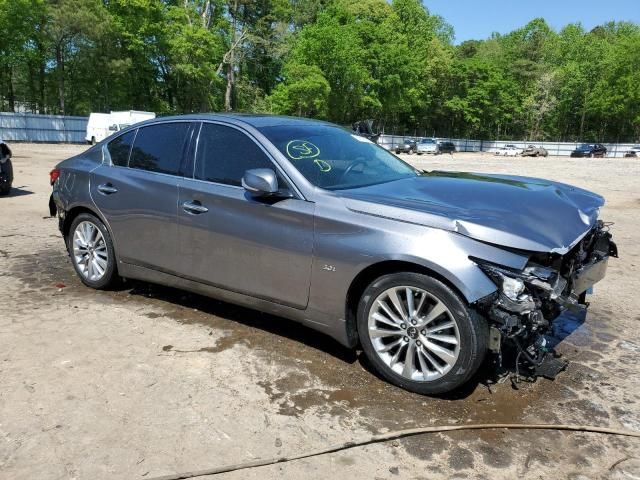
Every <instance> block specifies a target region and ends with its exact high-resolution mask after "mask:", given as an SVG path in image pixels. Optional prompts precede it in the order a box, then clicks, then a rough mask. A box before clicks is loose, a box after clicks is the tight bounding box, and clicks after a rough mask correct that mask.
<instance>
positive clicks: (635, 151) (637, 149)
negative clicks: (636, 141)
mask: <svg viewBox="0 0 640 480" xmlns="http://www.w3.org/2000/svg"><path fill="white" fill-rule="evenodd" d="M624 156H625V157H640V145H634V146H633V147H631V148H630V149H629V150H627V151H626V152H624Z"/></svg>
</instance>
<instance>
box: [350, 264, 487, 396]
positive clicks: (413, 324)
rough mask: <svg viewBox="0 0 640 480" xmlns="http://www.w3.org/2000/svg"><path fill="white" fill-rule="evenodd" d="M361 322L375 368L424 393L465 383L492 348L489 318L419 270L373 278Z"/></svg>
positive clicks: (362, 303) (361, 309) (365, 348)
mask: <svg viewBox="0 0 640 480" xmlns="http://www.w3.org/2000/svg"><path fill="white" fill-rule="evenodd" d="M357 325H358V335H359V338H360V344H361V345H362V349H363V351H364V354H365V355H366V357H367V359H368V360H369V362H370V363H371V365H372V366H373V368H374V369H375V371H376V372H377V373H378V374H379V375H380V376H381V377H382V378H384V379H385V380H387V381H389V382H390V383H392V384H394V385H397V386H399V387H401V388H404V389H405V390H408V391H410V392H415V393H419V394H422V395H435V394H441V393H445V392H449V391H451V390H454V389H456V388H458V387H460V386H461V385H463V384H464V383H465V382H467V381H468V380H469V379H470V378H471V376H472V375H473V374H474V373H475V372H476V371H477V369H478V367H479V366H480V364H481V363H482V360H483V359H484V356H485V354H486V352H487V349H488V327H487V324H486V321H485V320H484V319H483V318H482V317H480V316H479V315H478V314H477V313H476V312H474V311H473V310H471V309H470V308H469V307H468V306H467V305H466V303H465V302H464V300H463V299H461V298H460V297H459V295H458V294H457V293H455V292H454V291H453V290H452V289H451V288H449V287H448V286H447V285H445V284H444V283H442V282H440V281H439V280H436V279H434V278H431V277H428V276H426V275H422V274H417V273H395V274H389V275H384V276H382V277H380V278H378V279H377V280H375V281H374V282H373V283H371V284H370V285H369V286H368V287H367V289H366V290H365V292H364V293H363V295H362V298H361V299H360V303H359V305H358V314H357Z"/></svg>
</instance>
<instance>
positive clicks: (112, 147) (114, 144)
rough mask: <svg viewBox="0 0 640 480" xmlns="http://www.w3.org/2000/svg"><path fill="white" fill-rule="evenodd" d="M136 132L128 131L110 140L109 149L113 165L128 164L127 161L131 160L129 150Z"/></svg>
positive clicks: (123, 165) (122, 165)
mask: <svg viewBox="0 0 640 480" xmlns="http://www.w3.org/2000/svg"><path fill="white" fill-rule="evenodd" d="M135 133H136V132H135V130H134V131H132V132H127V133H125V134H124V135H120V136H119V137H118V138H116V139H114V140H111V141H110V142H109V145H108V146H107V150H108V151H109V156H110V157H111V163H112V164H113V165H117V166H118V167H126V166H127V163H128V162H129V151H130V150H131V144H132V143H133V137H134V136H135Z"/></svg>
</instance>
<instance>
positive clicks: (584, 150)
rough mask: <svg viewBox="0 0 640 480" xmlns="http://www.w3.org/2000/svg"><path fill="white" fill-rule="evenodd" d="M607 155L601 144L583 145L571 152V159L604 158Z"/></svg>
mask: <svg viewBox="0 0 640 480" xmlns="http://www.w3.org/2000/svg"><path fill="white" fill-rule="evenodd" d="M606 154H607V148H606V147H605V146H604V145H602V144H601V143H583V144H582V145H580V146H579V147H578V148H576V149H575V150H574V151H573V152H571V156H572V157H604V156H605V155H606Z"/></svg>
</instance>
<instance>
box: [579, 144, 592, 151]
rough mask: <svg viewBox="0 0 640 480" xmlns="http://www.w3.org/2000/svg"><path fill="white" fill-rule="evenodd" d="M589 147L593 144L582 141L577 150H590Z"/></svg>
mask: <svg viewBox="0 0 640 480" xmlns="http://www.w3.org/2000/svg"><path fill="white" fill-rule="evenodd" d="M591 147H593V145H589V144H588V143H583V144H582V145H580V146H579V147H578V150H591Z"/></svg>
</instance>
